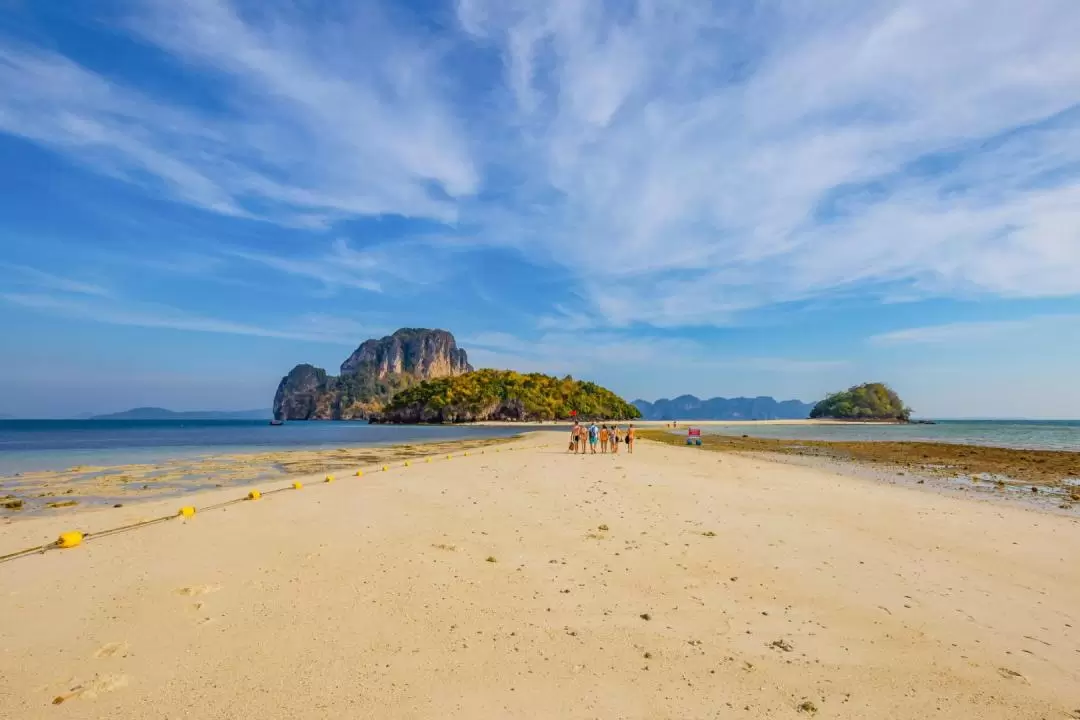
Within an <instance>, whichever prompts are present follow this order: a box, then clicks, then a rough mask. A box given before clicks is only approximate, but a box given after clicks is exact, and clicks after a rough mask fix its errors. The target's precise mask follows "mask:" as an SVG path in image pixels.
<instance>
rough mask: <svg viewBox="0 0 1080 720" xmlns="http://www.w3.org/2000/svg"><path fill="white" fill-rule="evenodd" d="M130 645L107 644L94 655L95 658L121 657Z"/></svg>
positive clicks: (121, 643) (122, 643)
mask: <svg viewBox="0 0 1080 720" xmlns="http://www.w3.org/2000/svg"><path fill="white" fill-rule="evenodd" d="M127 649H128V644H127V643H126V642H111V643H105V644H104V645H102V646H101V647H99V648H98V649H97V651H96V652H95V653H94V657H96V658H98V659H99V660H100V659H101V658H111V657H115V656H117V655H121V654H123V653H125V652H127Z"/></svg>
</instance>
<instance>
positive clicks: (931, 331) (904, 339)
mask: <svg viewBox="0 0 1080 720" xmlns="http://www.w3.org/2000/svg"><path fill="white" fill-rule="evenodd" d="M1048 329H1057V330H1061V331H1068V332H1069V333H1070V336H1071V335H1072V334H1073V333H1075V332H1076V331H1077V330H1080V315H1064V314H1063V315H1037V316H1034V317H1030V318H1025V319H1022V320H985V321H975V322H955V323H944V324H941V325H927V326H924V327H914V328H904V329H902V330H893V331H890V332H886V333H879V334H877V335H872V336H870V338H869V341H870V343H871V344H874V345H886V346H889V345H967V344H970V343H974V342H980V341H984V340H1000V339H1001V338H1002V337H1005V336H1009V335H1016V334H1018V333H1024V332H1030V331H1035V330H1048Z"/></svg>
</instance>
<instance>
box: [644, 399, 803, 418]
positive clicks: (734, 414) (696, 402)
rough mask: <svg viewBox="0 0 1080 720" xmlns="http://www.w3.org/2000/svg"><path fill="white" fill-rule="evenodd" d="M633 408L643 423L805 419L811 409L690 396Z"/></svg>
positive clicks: (785, 403)
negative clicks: (643, 420) (647, 421)
mask: <svg viewBox="0 0 1080 720" xmlns="http://www.w3.org/2000/svg"><path fill="white" fill-rule="evenodd" d="M633 405H634V407H636V408H637V409H638V410H639V411H640V412H641V416H642V417H643V418H645V419H646V420H805V419H806V418H807V417H809V416H810V411H811V410H812V409H813V407H814V406H813V405H812V404H811V403H804V402H801V401H799V400H783V401H777V400H775V399H773V398H771V397H768V396H763V397H755V398H747V397H737V398H730V399H729V398H722V397H715V398H711V399H709V400H700V399H698V398H697V397H694V396H693V395H680V396H679V397H677V398H674V399H672V400H668V399H666V398H662V399H660V400H657V401H656V402H647V401H645V400H635V401H634V402H633Z"/></svg>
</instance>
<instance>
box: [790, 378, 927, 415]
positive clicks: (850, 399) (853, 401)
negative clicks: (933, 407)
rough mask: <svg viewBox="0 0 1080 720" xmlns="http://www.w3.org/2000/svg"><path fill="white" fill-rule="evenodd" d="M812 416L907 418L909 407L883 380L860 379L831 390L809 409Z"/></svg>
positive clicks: (909, 413) (909, 412) (909, 411)
mask: <svg viewBox="0 0 1080 720" xmlns="http://www.w3.org/2000/svg"><path fill="white" fill-rule="evenodd" d="M810 417H811V418H814V419H831V420H874V421H889V422H905V423H906V422H910V421H911V408H909V407H907V406H906V405H904V402H903V401H902V400H901V399H900V396H899V395H897V394H896V392H895V391H893V389H892V388H890V387H889V386H888V385H886V384H884V383H877V382H875V383H863V384H862V385H855V386H853V387H850V388H848V389H847V390H844V391H843V392H838V393H833V394H831V395H829V396H828V397H827V398H825V399H824V400H822V401H821V402H819V403H818V404H817V405H815V406H814V409H813V410H811V411H810Z"/></svg>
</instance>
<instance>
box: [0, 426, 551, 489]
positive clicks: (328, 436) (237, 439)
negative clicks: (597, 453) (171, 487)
mask: <svg viewBox="0 0 1080 720" xmlns="http://www.w3.org/2000/svg"><path fill="white" fill-rule="evenodd" d="M553 427H554V426H552V425H536V426H532V425H525V424H522V425H520V426H513V427H508V426H500V427H489V426H479V425H450V426H437V425H368V424H367V423H366V422H349V421H339V422H290V423H285V424H284V425H278V426H271V425H270V424H269V423H268V422H267V421H266V420H0V476H2V475H13V474H15V473H24V472H31V471H39V470H64V469H67V468H70V467H73V466H78V465H88V466H106V465H128V464H142V463H159V462H163V461H167V460H178V459H190V458H194V457H209V456H213V455H228V454H234V453H244V452H268V451H275V450H315V449H326V448H339V447H349V448H356V447H366V446H383V445H399V444H407V443H419V442H437V441H444V440H467V439H480V438H498V437H509V436H512V435H516V434H518V433H520V432H526V431H529V430H538V429H548V430H550V429H552V428H553Z"/></svg>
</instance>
